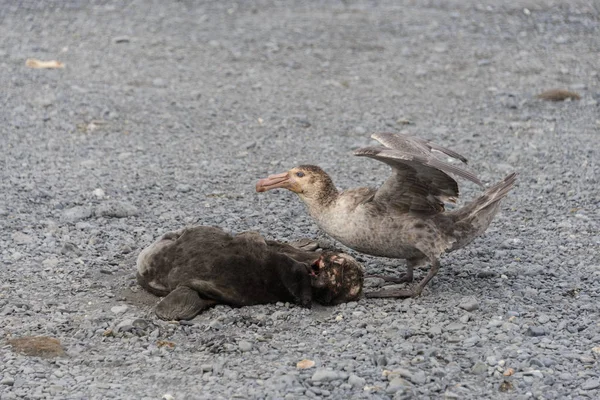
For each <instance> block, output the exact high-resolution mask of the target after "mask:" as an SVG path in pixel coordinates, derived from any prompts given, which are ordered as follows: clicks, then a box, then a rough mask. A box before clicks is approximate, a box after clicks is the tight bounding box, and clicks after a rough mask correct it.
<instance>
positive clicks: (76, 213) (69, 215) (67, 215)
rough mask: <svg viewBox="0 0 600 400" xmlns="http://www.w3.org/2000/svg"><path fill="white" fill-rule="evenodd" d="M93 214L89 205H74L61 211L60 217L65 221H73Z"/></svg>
mask: <svg viewBox="0 0 600 400" xmlns="http://www.w3.org/2000/svg"><path fill="white" fill-rule="evenodd" d="M93 214H94V211H93V210H92V208H91V207H85V206H75V207H72V208H68V209H66V210H64V211H63V212H62V217H61V219H62V220H63V221H65V222H70V223H75V222H79V221H81V220H84V219H87V218H90V217H91V216H92V215H93Z"/></svg>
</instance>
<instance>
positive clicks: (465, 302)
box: [458, 296, 479, 311]
mask: <svg viewBox="0 0 600 400" xmlns="http://www.w3.org/2000/svg"><path fill="white" fill-rule="evenodd" d="M458 306H459V307H460V308H462V309H463V310H466V311H475V310H477V309H478V308H479V301H477V299H476V298H475V297H471V296H469V297H463V298H462V299H461V300H460V303H459V304H458Z"/></svg>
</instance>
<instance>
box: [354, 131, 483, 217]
mask: <svg viewBox="0 0 600 400" xmlns="http://www.w3.org/2000/svg"><path fill="white" fill-rule="evenodd" d="M372 137H373V138H374V139H376V140H378V141H379V142H381V143H382V144H384V145H385V146H386V147H383V146H375V147H365V148H362V149H359V150H357V151H355V152H354V154H355V155H357V156H362V157H370V158H373V159H376V160H379V161H381V162H384V163H386V164H388V165H389V166H391V167H392V169H393V171H394V172H393V174H392V176H391V177H390V178H388V180H387V181H386V182H384V184H383V185H382V186H381V187H380V188H379V190H377V192H376V193H375V196H374V198H373V201H376V202H378V203H380V204H386V205H392V206H394V207H395V208H399V209H400V210H402V211H405V212H419V213H426V214H435V213H438V212H441V211H443V210H444V202H456V199H457V198H458V194H459V192H458V184H457V183H456V181H455V180H454V179H453V178H452V177H450V176H449V175H448V174H449V173H451V174H454V175H457V176H460V177H463V178H466V179H469V180H470V181H473V182H475V183H477V184H478V185H481V186H483V185H482V183H481V182H480V181H479V179H478V178H477V176H475V174H473V173H472V172H470V171H468V170H466V169H463V168H461V167H459V166H456V165H454V164H450V163H448V162H445V161H442V160H440V159H438V158H436V157H435V156H434V155H433V154H432V151H439V152H442V153H444V154H447V155H449V156H451V157H453V158H457V159H459V160H461V161H462V162H465V163H466V158H464V157H463V156H461V155H460V154H458V153H456V152H454V151H452V150H449V149H446V148H444V147H442V146H438V145H436V144H434V143H431V142H428V141H426V140H423V139H419V138H415V137H412V136H406V135H399V134H393V133H379V134H375V135H373V136H372Z"/></svg>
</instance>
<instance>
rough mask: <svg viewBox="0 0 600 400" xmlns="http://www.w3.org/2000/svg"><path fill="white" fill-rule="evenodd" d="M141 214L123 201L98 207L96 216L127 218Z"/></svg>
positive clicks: (106, 203)
mask: <svg viewBox="0 0 600 400" xmlns="http://www.w3.org/2000/svg"><path fill="white" fill-rule="evenodd" d="M138 214H139V210H138V209H137V207H135V206H134V205H133V204H130V203H125V202H122V201H111V202H105V203H101V204H100V205H98V207H96V216H100V217H114V218H126V217H132V216H136V215H138Z"/></svg>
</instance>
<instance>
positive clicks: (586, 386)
mask: <svg viewBox="0 0 600 400" xmlns="http://www.w3.org/2000/svg"><path fill="white" fill-rule="evenodd" d="M599 387H600V379H598V378H590V379H588V380H587V381H585V382H583V384H582V385H581V389H583V390H594V389H598V388H599Z"/></svg>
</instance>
